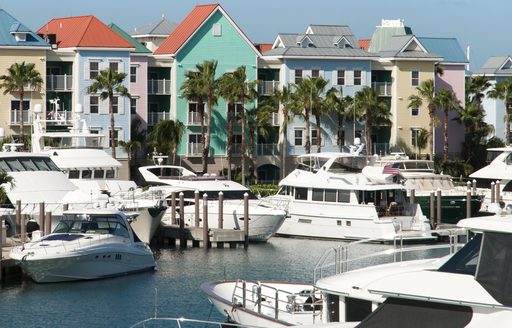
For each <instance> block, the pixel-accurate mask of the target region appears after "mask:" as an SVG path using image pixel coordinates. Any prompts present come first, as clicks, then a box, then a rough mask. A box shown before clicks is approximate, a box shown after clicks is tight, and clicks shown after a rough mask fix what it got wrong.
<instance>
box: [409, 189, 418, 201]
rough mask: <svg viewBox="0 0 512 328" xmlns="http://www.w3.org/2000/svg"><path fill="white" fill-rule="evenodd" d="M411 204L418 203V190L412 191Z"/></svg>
mask: <svg viewBox="0 0 512 328" xmlns="http://www.w3.org/2000/svg"><path fill="white" fill-rule="evenodd" d="M409 200H410V202H411V204H414V203H415V202H416V190H415V189H411V198H410V199H409Z"/></svg>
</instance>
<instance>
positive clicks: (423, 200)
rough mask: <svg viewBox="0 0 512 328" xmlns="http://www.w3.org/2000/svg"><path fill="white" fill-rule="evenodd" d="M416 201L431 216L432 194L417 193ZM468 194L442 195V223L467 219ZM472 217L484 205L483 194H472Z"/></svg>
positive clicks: (424, 212)
mask: <svg viewBox="0 0 512 328" xmlns="http://www.w3.org/2000/svg"><path fill="white" fill-rule="evenodd" d="M415 199H416V202H417V203H418V204H419V205H420V206H421V210H422V211H423V214H425V216H426V217H427V218H430V195H419V196H418V195H416V197H415ZM466 206H467V202H466V195H459V196H451V195H442V196H441V223H447V224H456V223H457V222H459V220H462V219H465V218H466V217H467V215H466ZM470 206H471V217H473V216H476V215H477V214H478V211H480V208H481V206H482V196H471V202H470Z"/></svg>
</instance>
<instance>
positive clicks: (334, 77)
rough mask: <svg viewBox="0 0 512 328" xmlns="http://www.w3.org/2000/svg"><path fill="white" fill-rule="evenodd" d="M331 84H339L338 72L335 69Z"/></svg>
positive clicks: (332, 73)
mask: <svg viewBox="0 0 512 328" xmlns="http://www.w3.org/2000/svg"><path fill="white" fill-rule="evenodd" d="M331 84H332V85H337V84H338V70H337V69H335V70H333V71H332V72H331Z"/></svg>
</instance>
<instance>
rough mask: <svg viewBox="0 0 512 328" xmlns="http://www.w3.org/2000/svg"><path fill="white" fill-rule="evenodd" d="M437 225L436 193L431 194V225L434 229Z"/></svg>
mask: <svg viewBox="0 0 512 328" xmlns="http://www.w3.org/2000/svg"><path fill="white" fill-rule="evenodd" d="M434 224H435V197H434V191H431V192H430V225H431V226H432V227H434Z"/></svg>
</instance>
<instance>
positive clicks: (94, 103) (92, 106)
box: [89, 96, 100, 114]
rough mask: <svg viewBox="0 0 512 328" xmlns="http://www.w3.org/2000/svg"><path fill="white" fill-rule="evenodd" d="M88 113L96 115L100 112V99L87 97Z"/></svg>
mask: <svg viewBox="0 0 512 328" xmlns="http://www.w3.org/2000/svg"><path fill="white" fill-rule="evenodd" d="M89 112H90V113H91V114H98V113H99V112H100V97H98V96H90V97H89Z"/></svg>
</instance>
